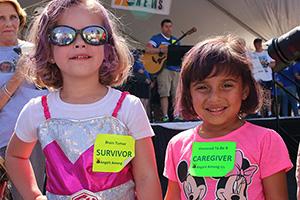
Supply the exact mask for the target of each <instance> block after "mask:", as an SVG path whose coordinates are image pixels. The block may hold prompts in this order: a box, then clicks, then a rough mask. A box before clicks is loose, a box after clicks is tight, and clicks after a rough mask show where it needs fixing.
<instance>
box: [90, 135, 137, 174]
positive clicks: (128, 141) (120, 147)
mask: <svg viewBox="0 0 300 200" xmlns="http://www.w3.org/2000/svg"><path fill="white" fill-rule="evenodd" d="M134 156H135V140H134V138H133V137H132V136H130V135H116V134H99V135H98V136H97V138H96V141H95V144H94V155H93V172H119V171H121V170H122V169H123V168H124V167H125V166H126V165H127V164H128V163H129V162H130V161H131V160H132V158H133V157H134Z"/></svg>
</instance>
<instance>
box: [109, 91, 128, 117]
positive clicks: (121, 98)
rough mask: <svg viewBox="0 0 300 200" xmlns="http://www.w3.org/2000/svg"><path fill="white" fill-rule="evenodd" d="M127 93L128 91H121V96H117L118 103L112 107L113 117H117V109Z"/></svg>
mask: <svg viewBox="0 0 300 200" xmlns="http://www.w3.org/2000/svg"><path fill="white" fill-rule="evenodd" d="M127 94H129V92H122V94H121V97H120V98H119V100H118V103H117V105H116V107H115V109H114V112H113V114H112V116H113V117H115V118H117V116H118V112H119V110H120V108H121V106H122V103H123V101H124V99H125V97H126V95H127Z"/></svg>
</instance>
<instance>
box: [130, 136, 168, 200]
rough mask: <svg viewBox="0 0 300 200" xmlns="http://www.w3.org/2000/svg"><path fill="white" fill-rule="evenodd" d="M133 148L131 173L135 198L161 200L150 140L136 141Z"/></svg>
mask: <svg viewBox="0 0 300 200" xmlns="http://www.w3.org/2000/svg"><path fill="white" fill-rule="evenodd" d="M135 148H136V150H135V157H134V159H133V160H132V168H133V169H132V171H133V177H134V181H135V185H136V194H137V198H138V199H139V200H153V199H155V200H161V199H162V192H161V187H160V182H159V178H158V173H157V167H156V161H155V154H154V148H153V144H152V140H151V138H150V137H148V138H144V139H140V140H137V141H136V145H135Z"/></svg>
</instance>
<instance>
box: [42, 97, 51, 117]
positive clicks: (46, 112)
mask: <svg viewBox="0 0 300 200" xmlns="http://www.w3.org/2000/svg"><path fill="white" fill-rule="evenodd" d="M42 106H43V109H44V116H45V118H46V119H50V118H51V116H50V112H49V107H48V103H47V95H44V96H42Z"/></svg>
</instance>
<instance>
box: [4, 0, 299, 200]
mask: <svg viewBox="0 0 300 200" xmlns="http://www.w3.org/2000/svg"><path fill="white" fill-rule="evenodd" d="M113 19H114V17H113V16H112V14H111V13H110V12H109V11H108V10H107V9H106V8H104V7H103V5H102V4H101V3H100V2H99V1H97V0H74V1H69V0H52V1H50V2H49V3H48V4H47V6H46V7H45V8H44V9H43V11H42V12H41V13H40V14H39V15H38V16H37V17H36V19H35V20H34V21H33V25H32V27H31V29H30V31H29V32H30V35H29V38H28V41H24V40H21V39H19V38H18V34H19V32H20V31H21V29H22V28H23V27H24V26H25V23H26V13H25V11H24V10H23V9H22V8H21V6H20V4H19V3H18V1H17V0H0V85H1V90H0V127H1V129H0V135H1V137H0V145H1V146H0V200H1V199H16V200H18V199H25V200H27V199H28V200H33V199H34V200H43V199H49V200H54V199H98V200H106V199H124V200H134V199H141V200H147V199H149V200H150V199H151V200H153V199H155V200H160V199H162V198H163V197H162V191H161V186H160V180H159V176H158V172H157V164H156V159H155V151H154V147H153V144H152V137H153V136H154V132H153V130H152V127H151V125H150V122H149V118H150V117H151V115H152V112H151V109H150V107H151V105H150V104H151V102H149V101H151V95H152V94H151V90H152V88H157V93H158V95H159V103H160V107H161V113H162V114H161V120H160V121H162V122H169V121H171V120H173V121H179V120H183V119H185V120H195V119H197V120H201V121H202V123H200V124H199V125H198V126H196V127H195V128H192V129H189V130H186V131H183V132H181V133H179V134H178V135H176V136H175V137H173V138H172V139H171V141H170V142H169V144H168V147H167V149H166V159H165V166H164V176H165V177H166V178H167V179H168V187H167V191H166V195H165V197H164V198H165V199H166V200H173V199H282V200H287V199H288V190H287V188H288V187H287V182H286V173H287V172H288V171H289V170H290V169H291V168H292V167H293V164H292V162H291V160H290V158H289V153H288V150H287V147H286V145H285V143H284V141H283V140H282V138H281V137H280V135H279V134H278V133H277V132H276V131H274V130H271V129H268V128H264V127H261V126H257V125H254V124H252V123H250V122H247V121H246V118H247V116H250V115H259V116H262V117H269V116H272V115H274V114H275V112H274V106H277V104H275V105H274V101H273V98H274V97H275V95H277V96H276V98H277V97H278V99H280V102H281V104H280V105H281V106H280V113H281V115H282V116H288V115H294V116H297V115H299V112H298V104H297V92H298V95H299V87H298V88H297V87H296V86H297V84H296V85H295V84H294V82H296V83H299V82H300V63H295V64H293V65H291V66H288V67H286V68H285V69H284V70H283V71H282V72H278V73H277V74H275V75H274V76H273V73H272V68H274V66H275V65H276V62H275V61H274V60H273V59H272V58H271V57H270V56H269V55H268V53H267V51H266V50H265V49H264V48H263V45H262V44H263V41H262V40H261V39H259V38H257V39H255V40H254V42H253V45H254V47H255V51H252V52H251V51H249V50H248V48H247V47H246V46H247V45H246V43H245V41H244V40H243V39H241V38H240V37H238V36H234V35H224V36H217V37H213V38H209V39H205V40H203V41H201V42H199V43H197V44H195V45H194V46H193V47H192V49H191V50H190V51H188V53H187V54H186V55H185V56H184V57H183V61H182V65H181V66H171V65H167V64H163V67H162V69H161V70H160V71H159V73H158V74H155V75H151V74H149V73H148V72H147V70H146V68H145V66H144V64H143V62H142V57H141V52H140V51H136V50H130V49H129V45H128V44H127V42H126V40H125V39H124V37H123V36H122V35H121V34H120V33H119V32H118V25H117V23H116V22H115V21H114V20H113ZM160 27H161V33H159V34H156V35H153V36H152V37H151V38H150V40H149V42H148V43H147V46H146V50H145V53H149V54H159V55H161V58H164V57H163V55H166V54H167V53H168V46H169V45H180V43H179V42H178V38H176V37H174V36H173V34H172V29H173V23H172V21H171V20H170V19H164V20H163V21H162V22H161V26H160ZM132 55H133V57H134V60H132ZM132 61H134V62H132ZM131 68H133V72H132V73H133V81H132V82H133V86H132V87H133V88H131V89H132V91H133V93H134V94H136V96H134V95H131V94H128V92H125V91H120V90H118V89H116V88H117V87H118V86H120V85H122V84H123V83H124V82H125V80H126V79H127V78H128V76H129V74H130V70H131ZM273 77H275V80H276V82H277V83H278V85H277V86H276V85H274V80H273ZM131 79H132V77H131ZM155 85H156V86H155ZM297 89H298V90H297ZM261 94H262V95H261ZM170 110H171V111H172V112H171V113H170V112H169V111H170ZM289 110H291V112H290V111H289ZM212 149H213V151H211V152H209V151H208V150H212ZM225 149H226V150H225ZM162 151H165V149H163V150H162ZM99 155H101V156H99ZM1 158H5V161H2V160H1ZM120 158H123V160H122V161H119V159H120ZM45 161H46V162H45ZM211 161H217V162H216V164H212V163H211ZM298 163H299V166H297V178H298V177H299V172H300V158H299V162H298ZM224 166H231V168H230V167H229V168H228V169H227V168H226V170H223V168H224ZM222 167H223V168H222ZM207 168H215V170H213V171H212V170H211V169H207ZM199 169H200V170H199ZM219 169H222V170H219ZM220 171H224V172H222V173H223V174H220ZM45 176H46V177H45ZM44 183H45V185H44ZM10 192H11V193H10ZM149 194H151V195H149ZM298 198H300V193H299V194H298Z"/></svg>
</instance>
